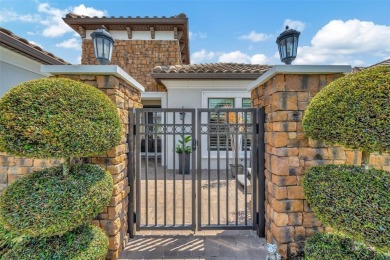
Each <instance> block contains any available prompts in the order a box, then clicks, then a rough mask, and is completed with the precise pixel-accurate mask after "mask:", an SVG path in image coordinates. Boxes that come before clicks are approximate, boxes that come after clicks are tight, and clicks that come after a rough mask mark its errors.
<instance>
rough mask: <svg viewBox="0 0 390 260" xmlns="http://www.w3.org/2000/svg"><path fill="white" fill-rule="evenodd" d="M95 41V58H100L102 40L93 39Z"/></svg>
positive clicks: (101, 54)
mask: <svg viewBox="0 0 390 260" xmlns="http://www.w3.org/2000/svg"><path fill="white" fill-rule="evenodd" d="M95 39H96V58H101V57H102V56H103V48H104V47H103V39H102V38H95Z"/></svg>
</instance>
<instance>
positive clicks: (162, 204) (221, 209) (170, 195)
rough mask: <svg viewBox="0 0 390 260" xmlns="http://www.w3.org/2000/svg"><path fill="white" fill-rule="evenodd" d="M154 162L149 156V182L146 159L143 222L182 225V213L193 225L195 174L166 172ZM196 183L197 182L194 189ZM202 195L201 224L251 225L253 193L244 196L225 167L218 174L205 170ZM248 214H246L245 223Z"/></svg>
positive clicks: (185, 219)
mask: <svg viewBox="0 0 390 260" xmlns="http://www.w3.org/2000/svg"><path fill="white" fill-rule="evenodd" d="M154 165H155V162H154V160H152V159H149V164H148V175H147V179H148V181H146V178H145V163H144V160H143V164H142V174H141V189H140V190H141V225H145V224H148V225H154V224H156V223H157V225H173V224H175V225H182V224H183V215H184V224H186V225H189V224H191V221H192V215H193V213H194V212H193V209H192V188H193V186H192V183H193V181H192V176H191V175H184V176H183V175H182V174H179V173H178V170H176V173H175V174H174V173H173V171H172V170H166V172H165V173H164V168H163V167H162V166H161V165H160V164H159V163H158V167H157V168H156V169H155V167H154ZM209 174H210V182H209ZM218 179H219V181H218ZM146 183H147V186H146ZM164 183H165V184H164ZM197 185H198V182H197V181H196V183H195V189H196V187H197ZM164 187H165V188H164ZM183 190H184V193H183ZM218 190H219V192H218ZM209 192H210V197H209ZM201 196H202V206H201V207H202V208H201V217H202V225H208V224H209V223H210V224H211V225H213V224H214V225H215V224H222V225H224V224H227V223H228V224H230V225H231V224H233V225H234V224H236V223H237V224H238V225H252V224H251V223H252V217H251V210H250V208H251V206H250V203H251V194H248V193H247V195H246V197H245V193H244V188H243V186H242V185H241V184H239V183H238V182H237V181H236V179H235V178H233V177H232V174H231V172H230V171H229V173H228V174H226V171H225V170H221V171H220V172H219V176H218V172H217V171H216V170H210V172H209V171H207V170H202V180H201ZM209 199H210V201H209ZM245 199H246V201H247V203H246V204H245ZM146 202H147V204H146ZM218 202H219V203H218ZM196 203H197V201H196ZM209 203H210V206H209ZM165 213H166V214H165ZM209 215H210V221H209ZM245 215H246V216H247V221H246V222H245ZM156 216H157V219H156ZM174 216H175V217H174ZM236 216H237V217H236Z"/></svg>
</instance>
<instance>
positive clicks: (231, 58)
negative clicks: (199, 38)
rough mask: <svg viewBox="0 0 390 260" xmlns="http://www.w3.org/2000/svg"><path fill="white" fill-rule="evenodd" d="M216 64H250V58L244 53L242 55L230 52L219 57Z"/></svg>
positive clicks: (238, 52) (239, 52)
mask: <svg viewBox="0 0 390 260" xmlns="http://www.w3.org/2000/svg"><path fill="white" fill-rule="evenodd" d="M218 62H226V63H229V62H232V63H250V62H251V57H250V56H249V55H248V54H246V53H242V52H241V51H232V52H229V53H224V54H222V55H221V56H219V58H218Z"/></svg>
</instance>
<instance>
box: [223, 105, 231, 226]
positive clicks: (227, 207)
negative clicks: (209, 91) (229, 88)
mask: <svg viewBox="0 0 390 260" xmlns="http://www.w3.org/2000/svg"><path fill="white" fill-rule="evenodd" d="M226 118H227V126H226V127H225V129H224V130H225V131H226V137H225V140H226V145H225V150H226V166H225V167H226V225H229V135H230V134H229V131H230V127H229V112H227V111H226Z"/></svg>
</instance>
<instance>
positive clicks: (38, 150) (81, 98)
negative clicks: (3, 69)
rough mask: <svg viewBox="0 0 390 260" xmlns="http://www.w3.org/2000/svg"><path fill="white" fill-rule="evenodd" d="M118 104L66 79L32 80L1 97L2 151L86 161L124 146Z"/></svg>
mask: <svg viewBox="0 0 390 260" xmlns="http://www.w3.org/2000/svg"><path fill="white" fill-rule="evenodd" d="M120 139H121V126H120V119H119V115H118V112H117V109H116V107H115V105H114V104H113V102H112V101H111V100H110V99H109V98H108V97H107V96H106V95H105V94H104V93H103V92H101V91H100V90H98V89H96V88H95V87H93V86H91V85H87V84H84V83H82V82H79V81H74V80H71V79H64V78H43V79H37V80H31V81H27V82H24V83H21V84H20V85H18V86H16V87H14V88H12V89H11V90H10V91H8V92H7V93H6V94H5V95H4V96H3V97H2V98H1V99H0V150H3V151H5V152H6V153H8V154H12V155H17V156H24V157H36V158H48V157H51V158H71V157H86V156H90V155H95V154H99V153H103V152H105V151H107V150H109V149H110V148H112V147H114V146H115V145H117V144H118V143H119V141H120Z"/></svg>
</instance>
